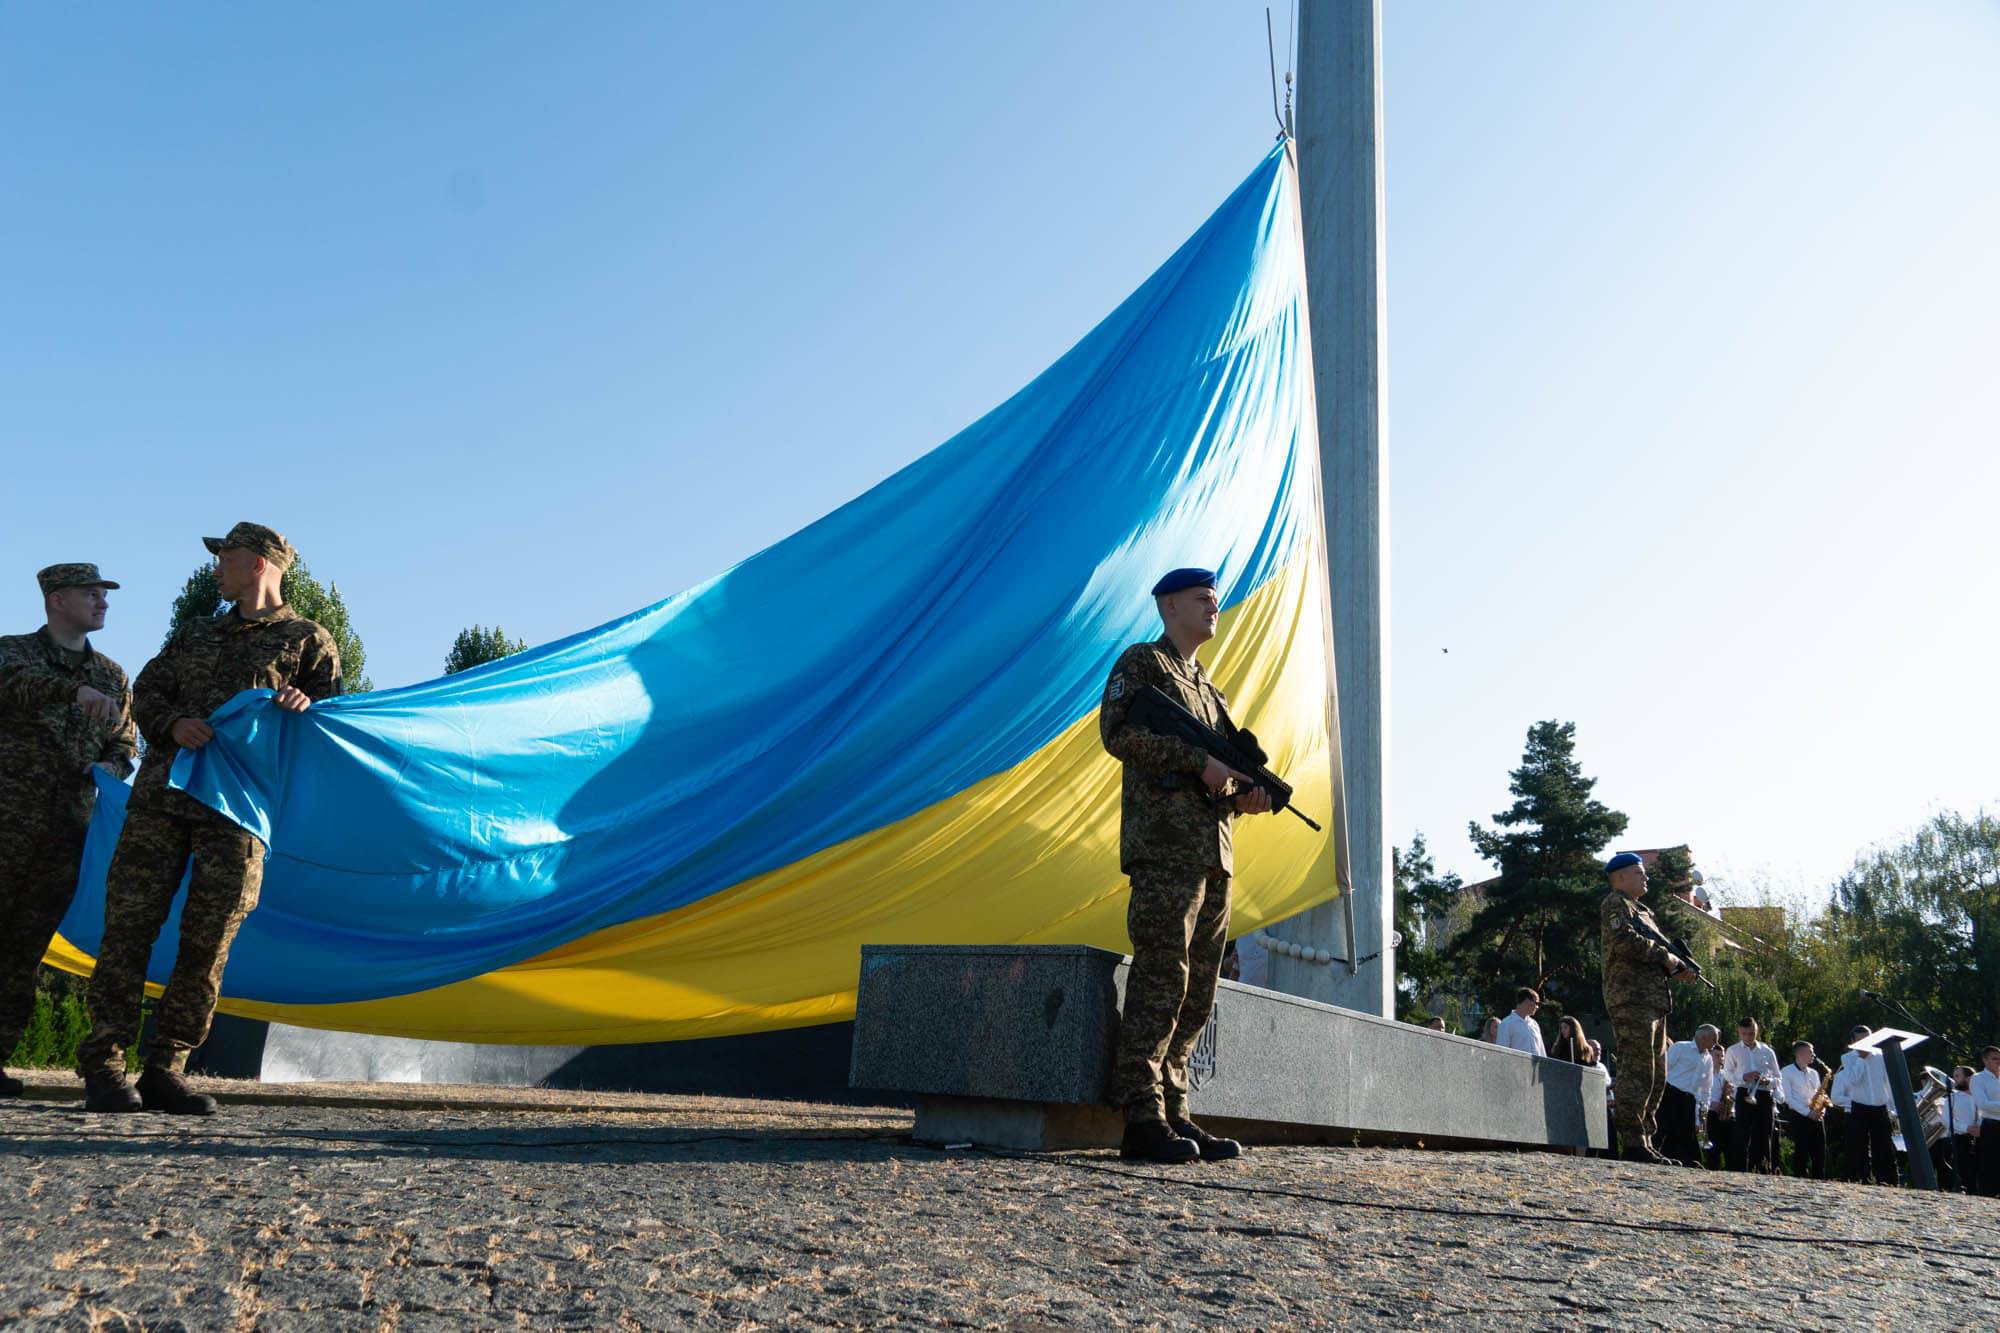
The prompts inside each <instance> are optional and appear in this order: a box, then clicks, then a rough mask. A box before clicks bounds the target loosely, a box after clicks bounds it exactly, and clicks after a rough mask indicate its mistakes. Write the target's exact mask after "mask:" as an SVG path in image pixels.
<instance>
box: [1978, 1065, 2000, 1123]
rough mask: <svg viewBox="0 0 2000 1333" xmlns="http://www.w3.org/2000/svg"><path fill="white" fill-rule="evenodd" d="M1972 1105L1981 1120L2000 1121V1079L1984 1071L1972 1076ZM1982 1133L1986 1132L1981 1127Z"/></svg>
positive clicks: (1988, 1071)
mask: <svg viewBox="0 0 2000 1333" xmlns="http://www.w3.org/2000/svg"><path fill="white" fill-rule="evenodd" d="M1972 1105H1973V1108H1974V1109H1975V1110H1977V1111H1978V1112H1979V1118H1980V1119H1981V1120H2000V1078H1996V1077H1995V1076H1994V1075H1993V1073H1992V1071H1990V1070H1985V1069H1982V1070H1980V1071H1979V1072H1978V1073H1977V1074H1974V1075H1973V1076H1972ZM1979 1128H1980V1132H1981V1133H1982V1134H1983V1133H1985V1132H1986V1127H1985V1126H1984V1125H1981V1126H1980V1127H1979Z"/></svg>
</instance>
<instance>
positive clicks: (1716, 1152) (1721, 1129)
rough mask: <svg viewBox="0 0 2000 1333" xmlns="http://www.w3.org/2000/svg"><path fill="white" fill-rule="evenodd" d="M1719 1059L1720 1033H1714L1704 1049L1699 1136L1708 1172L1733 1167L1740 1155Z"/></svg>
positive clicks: (1727, 1091) (1720, 1048) (1727, 1081)
mask: <svg viewBox="0 0 2000 1333" xmlns="http://www.w3.org/2000/svg"><path fill="white" fill-rule="evenodd" d="M1722 1056H1723V1049H1722V1034H1721V1033H1717V1034H1716V1041H1715V1045H1713V1046H1711V1047H1709V1048H1708V1089H1707V1092H1706V1093H1705V1095H1704V1098H1703V1102H1702V1105H1703V1106H1704V1107H1705V1108H1706V1109H1705V1112H1704V1115H1703V1119H1702V1133H1703V1134H1705V1135H1706V1136H1707V1138H1708V1166H1709V1169H1710V1170H1711V1171H1720V1170H1722V1169H1723V1168H1724V1167H1725V1166H1726V1165H1733V1164H1734V1163H1735V1162H1737V1161H1738V1160H1739V1159H1740V1158H1741V1156H1742V1154H1741V1152H1740V1151H1739V1150H1738V1147H1737V1139H1736V1122H1735V1120H1734V1119H1732V1118H1731V1116H1730V1112H1731V1110H1732V1108H1731V1106H1730V1104H1729V1080H1728V1079H1726V1078H1724V1077H1723V1076H1722Z"/></svg>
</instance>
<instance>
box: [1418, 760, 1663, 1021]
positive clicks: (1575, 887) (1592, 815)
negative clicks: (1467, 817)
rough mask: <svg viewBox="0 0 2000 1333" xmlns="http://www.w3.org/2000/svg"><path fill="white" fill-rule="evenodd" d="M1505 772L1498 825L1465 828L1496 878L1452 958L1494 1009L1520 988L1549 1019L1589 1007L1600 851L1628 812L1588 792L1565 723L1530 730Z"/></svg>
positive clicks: (1589, 784)
mask: <svg viewBox="0 0 2000 1333" xmlns="http://www.w3.org/2000/svg"><path fill="white" fill-rule="evenodd" d="M1510 776H1511V781H1510V782H1509V786H1508V789H1509V790H1510V791H1511V792H1513V794H1514V803H1513V805H1511V806H1509V807H1508V808H1507V809H1506V810H1503V811H1501V812H1500V813H1499V814H1496V815H1495V816H1494V817H1493V821H1494V824H1495V825H1496V827H1494V828H1492V829H1487V828H1482V827H1481V826H1480V825H1479V824H1478V823H1476V822H1475V823H1473V824H1472V826H1471V837H1472V845H1473V847H1474V849H1475V850H1477V851H1478V853H1479V854H1480V855H1481V856H1483V857H1485V858H1486V859H1487V860H1488V861H1491V862H1493V863H1494V864H1495V865H1496V866H1498V867H1499V870H1500V877H1499V879H1498V880H1497V881H1495V882H1494V883H1493V884H1491V885H1489V886H1488V889H1487V894H1486V901H1485V903H1484V904H1483V905H1482V906H1481V907H1480V908H1479V910H1478V911H1477V912H1476V913H1474V914H1473V916H1472V917H1471V919H1470V920H1469V921H1467V922H1466V924H1465V927H1464V929H1463V930H1461V931H1460V932H1458V934H1457V935H1456V936H1455V937H1454V938H1453V940H1452V941H1451V945H1450V948H1449V955H1450V965H1451V966H1452V967H1453V968H1455V969H1456V970H1457V971H1458V972H1459V974H1460V975H1461V976H1462V977H1464V978H1465V979H1466V980H1467V981H1469V982H1471V983H1473V984H1474V985H1475V986H1476V987H1477V988H1478V992H1479V995H1480V998H1481V1000H1482V1001H1483V1002H1484V1004H1485V1005H1486V1006H1487V1007H1488V1008H1489V1009H1491V1011H1492V1012H1494V1013H1502V1012H1505V1011H1506V1010H1507V1009H1509V1008H1511V1007H1512V1005H1513V992H1514V989H1515V988H1516V987H1518V986H1522V985H1530V986H1534V987H1535V988H1536V989H1537V990H1539V991H1541V992H1542V995H1543V999H1544V1001H1545V1003H1546V1004H1547V1005H1548V1008H1547V1009H1545V1011H1544V1016H1545V1017H1547V1018H1559V1017H1560V1016H1561V1015H1562V1014H1563V1013H1568V1012H1576V1013H1584V1012H1595V1011H1596V1010H1597V1008H1598V1007H1599V1005H1600V1004H1601V990H1602V985H1601V981H1600V973H1599V970H1598V945H1597V909H1598V903H1599V901H1600V900H1601V899H1602V898H1603V896H1604V893H1605V880H1604V868H1603V864H1602V853H1603V850H1604V847H1605V845H1606V844H1608V843H1609V842H1610V841H1611V839H1613V838H1615V837H1617V836H1618V835H1619V834H1620V833H1622V832H1624V831H1625V824H1626V818H1625V816H1624V815H1623V814H1621V813H1619V812H1618V811H1616V810H1613V809H1611V808H1610V807H1608V806H1606V805H1605V804H1604V803H1603V802H1601V801H1599V800H1597V799H1595V798H1594V797H1593V796H1592V795H1591V791H1592V789H1593V788H1594V787H1595V786H1596V785H1597V782H1596V779H1594V778H1589V777H1585V776H1584V773H1583V770H1582V768H1581V767H1580V766H1579V765H1578V764H1577V761H1576V724H1575V723H1573V722H1553V721H1551V722H1538V723H1536V724H1535V725H1534V726H1532V727H1530V728H1529V729H1528V741H1527V747H1526V749H1525V751H1524V752H1523V754H1522V757H1521V766H1520V767H1519V768H1517V769H1515V770H1514V771H1513V773H1512V774H1511V775H1510Z"/></svg>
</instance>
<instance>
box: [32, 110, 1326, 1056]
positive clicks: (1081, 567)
mask: <svg viewBox="0 0 2000 1333" xmlns="http://www.w3.org/2000/svg"><path fill="white" fill-rule="evenodd" d="M1311 366H1312V358H1311V350H1310V346H1309V342H1308V332H1307V323H1306V289H1305V272H1304V258H1303V252H1302V245H1301V239H1300V227H1299V191H1298V181H1297V176H1296V173H1295V171H1294V169H1293V165H1292V163H1291V160H1290V157H1289V154H1288V151H1287V147H1286V146H1285V145H1282V144H1281V145H1280V146H1279V147H1277V148H1275V149H1273V150H1272V152H1271V153H1270V155H1269V156H1268V157H1267V158H1265V160H1264V161H1263V162H1262V164H1260V165H1259V166H1258V168H1257V170H1256V171H1255V172H1253V173H1252V174H1251V176H1250V178H1249V179H1248V180H1246V181H1245V182H1244V183H1243V184H1242V185H1241V186H1240V187H1238V189H1237V190H1236V191H1235V193H1233V194H1232V195H1230V197H1229V199H1228V200H1227V201H1226V202H1225V203H1224V204H1223V205H1222V207H1221V208H1220V209H1219V210H1217V212H1216V213H1215V215H1214V216H1213V217H1211V218H1210V219H1209V220H1208V222H1207V223H1206V224H1205V225H1204V226H1203V227H1202V228H1201V230H1200V231H1198V232H1196V233H1195V235H1194V236H1193V237H1192V238H1190V239H1189V240H1188V242H1187V243H1186V244H1185V245H1183V246H1182V247H1181V248H1180V250H1179V251H1178V252H1177V253H1175V254H1174V256H1173V257H1172V258H1170V259H1169V260H1168V261H1167V262H1166V263H1165V264H1164V265H1163V266H1162V267H1161V268H1160V270H1159V271H1158V272H1157V273H1155V274H1154V275H1153V276H1152V278H1151V279H1149V280H1148V281H1147V282H1146V284H1145V285H1144V286H1143V287H1141V288H1140V289H1139V290H1138V291H1137V292H1135V293H1134V294H1133V295H1132V296H1131V297H1130V298H1129V299H1128V300H1127V301H1126V302H1125V303H1124V304H1123V305H1122V306H1120V307H1119V309H1118V310H1117V311H1116V312H1115V313H1114V314H1112V315H1111V317H1110V318H1108V319H1106V320H1105V321H1104V322H1103V323H1102V324H1101V325H1099V326H1098V327H1097V328H1096V329H1094V330H1092V331H1091V333H1090V334H1089V335H1088V336H1086V337H1085V338H1084V339H1083V340H1082V341H1081V342H1079V343H1078V344H1077V345H1076V346H1075V347H1074V348H1072V349H1071V350H1070V352H1069V353H1068V354H1067V355H1065V356H1064V357H1063V358H1062V359H1061V360H1060V361H1058V362H1056V363H1055V364H1054V365H1053V366H1051V367H1050V368H1049V369H1048V370H1047V371H1045V372H1044V373H1043V374H1042V375H1041V376H1040V377H1039V378H1038V379H1036V380H1035V381H1034V382H1033V383H1032V384H1030V385H1029V386H1028V387H1026V388H1025V389H1023V390H1021V391H1020V392H1019V393H1018V394H1016V395H1015V396H1014V397H1013V398H1011V399H1009V400H1008V401H1007V402H1006V403H1004V404H1003V405H1001V406H1000V407H999V408H997V409H995V410H994V411H993V412H991V413H990V414H988V415H987V416H986V417H985V418H984V419H982V420H981V421H979V422H978V423H976V424H975V425H973V426H971V427H970V428H968V429H967V430H965V431H964V432H962V433H961V434H959V435H958V436H956V437H955V438H953V439H951V440H950V441H948V442H946V443H945V444H944V445H942V446H940V447H939V448H938V449H936V450H934V451H933V452H931V453H930V454H928V455H926V456H925V457H923V458H921V459H919V460H918V461H917V462H915V463H913V464H911V465H910V466H909V467H907V468H905V469H903V470H902V471H901V472H899V473H898V474H896V475H895V476H893V477H890V478H889V479H888V480H886V481H884V482H882V483H881V484H880V485H879V486H877V487H875V488H874V489H873V490H871V491H869V492H868V493H867V494H865V495H863V496H861V497H860V498H859V499H856V500H854V501H853V502H852V503H850V504H848V505H846V506H845V507H843V508H841V509H839V510H837V511H835V512H834V513H832V514H829V515H828V516H826V517H825V518H823V519H821V520H819V521H818V522H817V523H814V524H813V525H812V526H810V527H808V528H806V529H804V530H803V531H801V532H799V533H797V534H795V535H793V536H792V537H790V538H787V539H786V540H785V541H782V542H780V543H778V544H777V545H776V546H773V547H771V548H770V549H769V550H766V551H763V552H761V553H760V554H758V555H755V556H752V557H751V558H750V559H748V560H745V561H744V562H743V563H742V564H740V565H737V566H736V567H735V568H733V569H730V570H728V571H727V572H725V573H723V574H721V575H719V576H717V577H716V578H714V579H712V580H710V581H709V582H707V583H705V584H703V585H701V586H700V587H696V588H692V589H690V590H688V591H686V592H683V593H681V594H679V595H678V596H675V597H671V598H668V599H667V600H666V601H664V602H661V603H659V604H657V605H655V606H651V607H648V608H646V609H645V610H643V611H639V612H636V613H634V614H633V615H630V616H627V617H625V618H624V619H622V620H618V621H614V622H612V623H611V624H608V625H604V626H601V627H599V628H597V629H593V630H590V631H588V632H587V633H584V634H580V635H577V636H576V637H574V638H570V639H566V640H563V641H561V642H558V643H553V644H549V645H547V646H545V647H542V648H538V649H535V650H533V651H530V652H525V653H522V654H520V655H518V656H516V657H511V658H507V659H505V660H504V661H501V662H496V663H492V664H490V665H488V666H485V667H481V668H478V669H476V670H473V671H468V672H465V673H463V674H460V675H456V676H451V677H447V678H445V679H441V680H435V681H430V682H428V683H425V684H421V685H413V686H410V687H409V688H407V689H400V690H385V691H380V692H377V693H373V694H366V695H359V696H356V697H354V698H351V699H340V700H335V701H332V702H329V703H326V704H323V705H320V706H317V707H315V708H313V709H312V710H311V711H310V712H308V713H305V714H299V715H292V714H285V713H281V712H279V711H278V710H277V709H276V708H275V707H274V706H273V705H272V704H271V703H270V699H269V695H268V693H267V692H253V693H250V694H245V695H241V696H239V697H238V698H237V699H235V700H233V701H231V703H230V704H228V705H227V706H226V707H225V708H224V709H223V710H222V712H221V713H220V714H218V723H217V730H218V739H217V740H216V741H215V742H214V743H212V744H210V745H209V746H207V747H206V748H204V749H202V750H201V751H199V752H196V753H194V754H184V755H183V756H181V759H180V761H179V764H178V765H177V767H176V770H175V773H176V778H177V780H178V781H179V782H180V783H181V785H183V786H184V787H185V788H186V790H188V791H189V792H191V793H192V794H194V795H195V796H196V797H197V798H198V799H200V800H203V801H205V802H207V803H208V804H210V805H212V806H214V807H215V808H217V809H218V810H221V811H223V812H224V813H226V814H228V815H230V816H231V817H232V818H235V819H237V820H238V821H239V822H241V823H243V824H244V825H245V826H246V827H248V828H250V829H252V830H253V831H255V832H257V833H258V834H259V835H260V836H262V837H264V838H265V839H266V841H267V842H268V843H269V846H270V860H269V863H268V867H267V872H266V877H265V882H264V895H263V902H262V905H261V906H260V907H259V908H258V909H257V911H256V912H255V913H253V914H252V915H251V917H250V919H249V921H248V923H247V924H246V925H245V927H244V930H243V934H242V936H241V937H240V939H239V940H238V942H237V945H236V948H235V951H234V953H233V955H232V957H231V959H230V963H229V970H228V973H227V975H226V977H225V979H224V986H223V989H224V993H225V998H224V1000H223V1005H222V1007H223V1008H224V1009H225V1010H226V1011H228V1012H231V1013H236V1014H242V1015H247V1016H251V1017H257V1018H268V1019H273V1020H278V1021H282V1022H286V1023H295V1024H303V1025H306V1026H312V1027H326V1028H341V1029H349V1030H354V1031H361V1032H374V1033H384V1034H394V1035H399V1036H409V1037H427V1038H440V1039H449V1040H460V1041H488V1042H554V1043H603V1042H636V1041H658V1040H666V1039H673V1038H684V1037H704V1036H714V1035H719V1034H724V1033H736V1032H750V1031H757V1030H761V1029H768V1028H779V1027H787V1026H794V1025H801V1024H809V1023H821V1022H828V1021H832V1020H836V1019H840V1018H844V1017H847V1016H849V1015H851V1014H852V1012H853V1008H854V990H855V983H856V976H857V972H858V967H859V954H860V949H861V946H862V945H863V944H893V943H1086V944H1095V945H1100V946H1102V947H1105V948H1108V949H1117V950H1123V949H1124V948H1126V947H1127V945H1126V938H1125V928H1124V913H1125V896H1126V895H1125V883H1124V881H1123V880H1122V879H1121V878H1120V876H1119V874H1118V796H1117V793H1118V777H1119V775H1118V767H1117V765H1116V763H1115V762H1114V761H1113V760H1111V759H1110V758H1109V757H1108V756H1107V755H1106V754H1105V753H1104V752H1103V750H1102V749H1101V748H1100V747H1099V744H1098V739H1097V718H1096V713H1097V702H1098V698H1099V694H1100V691H1101V689H1102V687H1103V683H1104V679H1105V675H1106V672H1107V670H1108V668H1109V666H1110V664H1111V662H1112V660H1113V658H1114V657H1116V655H1117V654H1118V652H1119V650H1120V649H1121V648H1123V647H1124V646H1125V645H1126V644H1128V643H1131V642H1133V641H1135V640H1139V639H1146V638H1151V637H1154V636H1155V635H1156V634H1157V633H1158V632H1159V631H1158V625H1157V621H1156V620H1155V617H1154V612H1153V606H1152V601H1151V598H1150V597H1148V596H1147V593H1146V590H1147V588H1148V587H1149V586H1150V585H1151V584H1152V583H1153V581H1154V580H1155V579H1156V578H1157V577H1158V576H1159V574H1160V573H1161V572H1162V571H1164V570H1166V569H1168V568H1171V567H1174V566H1178V565H1188V564H1199V565H1209V566H1212V567H1214V568H1215V569H1217V570H1218V571H1219V574H1220V592H1221V595H1222V599H1223V605H1224V608H1225V610H1224V615H1223V617H1222V625H1221V631H1220V634H1219V636H1218V637H1217V639H1216V640H1215V641H1214V642H1213V643H1211V644H1210V645H1209V646H1208V647H1207V648H1206V649H1205V650H1204V653H1203V656H1204V659H1205V660H1206V661H1207V662H1208V664H1209V666H1210V669H1211V671H1212V672H1213V674H1214V676H1215V678H1216V679H1217V681H1218V682H1219V684H1220V685H1221V686H1222V688H1223V690H1224V691H1225V692H1226V693H1227V694H1228V696H1229V697H1230V699H1231V700H1232V702H1233V705H1234V709H1235V712H1236V714H1237V717H1238V720H1239V721H1240V722H1241V723H1242V724H1243V725H1245V726H1249V727H1252V728H1254V729H1255V730H1256V732H1257V733H1258V735H1259V736H1260V737H1262V738H1263V739H1264V741H1265V743H1266V746H1267V748H1268V749H1269V750H1270V752H1271V756H1272V763H1273V766H1274V767H1275V768H1277V769H1278V770H1279V771H1280V772H1283V773H1285V774H1288V775H1289V776H1290V778H1291V780H1292V781H1293V782H1294V783H1295V784H1296V786H1297V789H1298V796H1297V801H1298V804H1299V805H1300V807H1301V808H1302V809H1304V810H1306V811H1308V812H1309V813H1315V814H1318V815H1329V814H1337V810H1336V806H1337V792H1336V790H1335V783H1334V777H1333V775H1334V773H1335V771H1336V769H1337V751H1338V743H1337V725H1336V724H1335V721H1334V717H1333V708H1332V704H1331V702H1330V701H1331V698H1332V679H1333V663H1332V660H1331V648H1330V633H1329V629H1328V601H1327V590H1326V587H1325V584H1324V580H1325V577H1326V557H1325V553H1324V541H1323V537H1322V533H1321V530H1320V514H1321V506H1320V497H1319V490H1320V478H1319V473H1318V458H1319V454H1318V442H1317V438H1316V435H1315V430H1314V419H1315V418H1314V410H1313V385H1312V370H1311ZM124 790H125V789H124V788H123V787H122V786H119V785H117V784H106V789H105V792H104V799H103V800H102V801H101V802H100V807H99V812H98V818H97V822H96V824H95V826H94V827H93V829H92V835H91V837H92V842H91V850H90V853H89V856H88V860H87V864H86V868H85V881H84V891H83V892H82V893H80V894H79V895H78V901H77V906H76V908H75V909H74V910H73V911H72V912H71V914H70V916H69V918H68V919H67V920H66V921H65V923H64V926H63V933H62V936H61V937H59V938H58V940H57V942H56V945H55V946H54V948H53V949H52V950H51V955H50V961H51V962H53V963H55V964H57V965H58V966H63V967H69V968H72V969H74V970H79V971H82V970H87V969H88V968H89V966H90V962H91V960H90V954H91V953H93V952H94V951H95V948H96V945H97V941H98V940H99V939H100V938H101V934H102V925H103V870H104V866H105V864H106V863H107V862H108V859H109V853H110V849H111V846H112V844H113V842H114V841H115V838H116V833H117V829H118V826H119V823H120V821H121V819H122V815H123V805H124V802H123V796H124ZM1324 822H1326V823H1327V825H1328V827H1329V829H1338V828H1339V827H1340V824H1339V822H1338V820H1337V819H1327V820H1325V821H1324ZM1237 846H1238V853H1237V898H1236V917H1235V922H1234V927H1233V929H1234V930H1235V931H1236V932H1238V933H1241V932H1243V931H1247V930H1249V929H1252V928H1254V927H1257V926H1260V925H1263V924H1265V923H1267V922H1271V921H1274V920H1278V919H1280V918H1283V917H1286V916H1289V915H1291V914H1293V913H1295V912H1298V911H1300V910H1301V909H1303V908H1305V907H1308V906H1310V905H1312V904H1314V903H1318V902H1322V901H1325V900H1326V899H1328V898H1330V897H1333V896H1334V895H1335V894H1336V893H1337V891H1338V883H1337V862H1336V855H1335V847H1334V843H1333V839H1332V837H1331V836H1330V835H1322V834H1316V833H1314V832H1312V831H1311V830H1309V829H1308V828H1307V827H1306V826H1305V825H1304V824H1303V823H1300V822H1299V821H1297V820H1294V819H1290V818H1276V819H1273V818H1263V819H1256V820H1247V821H1244V822H1243V824H1242V826H1241V827H1240V831H1239V834H1238V840H1237ZM175 935H176V931H175V929H174V927H173V925H172V924H171V923H170V925H169V928H168V930H167V931H166V932H165V934H164V935H163V938H162V944H161V947H160V949H159V950H158V951H157V952H156V954H155V956H154V960H153V963H154V966H153V972H152V979H153V980H154V981H156V982H157V981H163V980H164V979H165V977H166V974H167V971H168V970H169V968H170V967H171V961H172V950H173V942H174V938H175Z"/></svg>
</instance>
